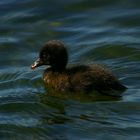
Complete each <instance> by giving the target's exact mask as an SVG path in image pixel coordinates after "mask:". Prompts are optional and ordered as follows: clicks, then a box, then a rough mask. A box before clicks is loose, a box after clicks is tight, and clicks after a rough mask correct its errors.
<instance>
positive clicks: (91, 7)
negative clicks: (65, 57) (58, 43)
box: [0, 0, 140, 140]
mask: <svg viewBox="0 0 140 140" xmlns="http://www.w3.org/2000/svg"><path fill="white" fill-rule="evenodd" d="M0 18H1V20H0V140H23V139H24V140H35V139H37V140H46V139H47V140H103V139H104V140H112V139H114V140H124V139H127V140H138V139H140V103H139V101H140V82H139V81H140V26H139V25H140V1H139V0H115V1H114V0H102V1H98V0H71V1H65V0H59V1H56V0H48V1H45V0H23V1H19V0H1V1H0ZM50 39H60V40H62V41H64V42H65V43H66V45H67V49H68V50H69V59H70V60H69V63H94V62H96V63H102V64H105V65H107V66H108V67H109V68H110V69H112V71H113V72H114V73H115V74H116V75H117V76H118V77H119V79H120V80H121V82H122V83H123V84H125V85H126V86H127V87H128V89H127V90H126V91H125V92H124V93H123V96H122V97H121V98H119V99H115V98H113V97H108V96H105V97H104V96H95V97H93V98H90V97H87V96H86V97H85V96H84V97H83V96H80V97H79V96H77V97H72V96H69V95H68V96H67V95H66V96H63V95H59V96H51V95H49V94H47V89H45V88H44V84H43V81H42V72H43V69H44V68H43V67H42V68H40V69H38V70H35V71H32V70H30V65H31V64H32V62H33V61H34V60H35V59H36V58H37V55H38V51H39V50H40V48H41V46H42V44H43V43H45V42H46V41H48V40H50Z"/></svg>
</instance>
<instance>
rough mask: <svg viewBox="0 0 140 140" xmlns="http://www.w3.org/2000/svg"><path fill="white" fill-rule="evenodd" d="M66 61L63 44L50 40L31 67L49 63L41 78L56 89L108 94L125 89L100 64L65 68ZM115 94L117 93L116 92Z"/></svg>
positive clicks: (66, 56) (66, 55)
mask: <svg viewBox="0 0 140 140" xmlns="http://www.w3.org/2000/svg"><path fill="white" fill-rule="evenodd" d="M67 61H68V54H67V50H66V48H65V46H64V44H63V43H62V42H61V41H58V40H51V41H48V42H47V43H46V44H45V45H44V47H43V48H42V49H41V51H40V54H39V59H38V60H37V61H36V62H35V63H34V64H33V65H32V66H31V68H32V69H34V68H36V67H38V66H41V65H49V66H50V67H49V68H47V69H46V70H45V72H44V75H43V79H44V82H45V85H46V86H47V87H51V88H53V89H55V90H57V91H65V92H69V91H70V92H86V93H89V92H91V91H92V90H96V91H98V92H100V93H104V94H106V93H107V94H108V93H109V91H111V92H112V91H114V90H115V91H123V90H124V89H126V87H125V86H123V85H122V84H121V83H120V82H119V81H118V80H117V78H116V77H115V76H114V75H113V74H112V73H111V72H110V70H108V69H106V68H105V67H103V66H101V65H98V64H93V65H90V66H86V65H79V66H73V67H68V68H66V64H67ZM115 94H116V95H119V93H117V92H115Z"/></svg>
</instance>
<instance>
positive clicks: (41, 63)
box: [31, 58, 44, 69]
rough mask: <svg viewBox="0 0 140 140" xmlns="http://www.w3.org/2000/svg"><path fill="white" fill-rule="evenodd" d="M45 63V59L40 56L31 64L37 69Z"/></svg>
mask: <svg viewBox="0 0 140 140" xmlns="http://www.w3.org/2000/svg"><path fill="white" fill-rule="evenodd" d="M43 64H44V63H43V61H42V60H41V59H40V58H38V59H37V60H36V61H35V62H34V63H33V64H32V65H31V69H35V68H36V67H39V66H42V65H43Z"/></svg>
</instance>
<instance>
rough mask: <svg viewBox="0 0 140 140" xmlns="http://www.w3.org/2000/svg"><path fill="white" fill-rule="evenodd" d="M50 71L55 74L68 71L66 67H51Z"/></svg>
mask: <svg viewBox="0 0 140 140" xmlns="http://www.w3.org/2000/svg"><path fill="white" fill-rule="evenodd" d="M50 69H51V71H53V72H58V73H62V72H64V71H65V70H66V67H51V68H50Z"/></svg>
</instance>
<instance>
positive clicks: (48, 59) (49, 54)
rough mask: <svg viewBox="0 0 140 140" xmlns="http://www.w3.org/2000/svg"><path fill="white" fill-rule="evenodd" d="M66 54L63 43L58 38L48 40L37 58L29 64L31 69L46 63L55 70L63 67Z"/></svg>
mask: <svg viewBox="0 0 140 140" xmlns="http://www.w3.org/2000/svg"><path fill="white" fill-rule="evenodd" d="M67 61H68V54H67V50H66V48H65V45H64V44H63V43H62V42H61V41H58V40H51V41H48V42H47V43H46V44H45V45H44V46H43V48H42V49H41V51H40V53H39V58H38V59H37V60H36V61H35V62H34V63H33V64H32V65H31V68H32V69H35V68H36V67H39V66H42V65H48V66H50V67H51V68H52V69H53V70H55V71H62V70H64V69H65V67H66V64H67Z"/></svg>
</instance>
